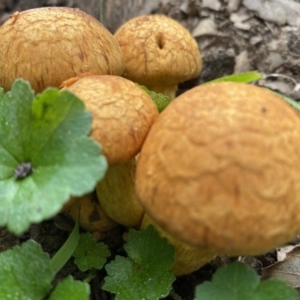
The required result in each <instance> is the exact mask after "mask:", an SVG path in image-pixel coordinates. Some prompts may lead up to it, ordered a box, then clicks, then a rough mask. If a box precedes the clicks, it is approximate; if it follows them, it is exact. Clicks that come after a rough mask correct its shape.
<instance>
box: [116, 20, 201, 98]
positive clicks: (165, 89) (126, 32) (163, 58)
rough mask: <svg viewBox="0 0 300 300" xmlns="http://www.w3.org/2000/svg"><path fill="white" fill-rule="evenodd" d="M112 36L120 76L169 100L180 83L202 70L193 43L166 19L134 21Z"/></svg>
mask: <svg viewBox="0 0 300 300" xmlns="http://www.w3.org/2000/svg"><path fill="white" fill-rule="evenodd" d="M114 36H115V38H116V40H117V41H118V42H119V45H120V47H121V51H122V54H123V57H124V60H125V71H124V74H123V76H124V77H126V78H128V79H130V80H132V81H134V82H137V83H139V84H141V85H145V86H146V87H147V88H148V89H149V90H152V91H155V92H157V93H163V94H165V95H166V96H168V97H169V98H170V99H173V98H174V97H175V93H176V90H177V86H178V84H179V83H180V82H183V81H186V80H189V79H192V78H195V77H197V76H198V75H199V73H200V71H201V69H202V61H201V55H200V51H199V47H198V45H197V43H196V41H195V39H194V38H193V37H192V35H191V34H190V32H189V31H188V30H187V29H185V28H184V27H183V26H182V25H181V24H180V23H178V22H177V21H175V20H173V19H171V18H169V17H167V16H164V15H149V16H139V17H136V18H134V19H131V20H129V21H128V22H126V23H125V24H123V25H122V26H121V27H120V28H119V29H118V30H117V31H116V33H115V34H114Z"/></svg>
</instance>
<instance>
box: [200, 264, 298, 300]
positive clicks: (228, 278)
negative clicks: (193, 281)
mask: <svg viewBox="0 0 300 300" xmlns="http://www.w3.org/2000/svg"><path fill="white" fill-rule="evenodd" d="M283 299H286V300H287V299H289V300H299V299H300V298H299V293H298V292H297V291H296V290H295V289H294V288H292V287H291V286H288V285H287V284H286V283H284V282H282V281H279V280H275V279H272V280H266V281H263V282H260V278H259V276H258V275H257V274H256V273H255V271H254V270H253V269H250V268H248V267H246V266H245V265H244V264H243V263H240V262H233V263H230V264H228V265H226V266H224V267H221V268H219V269H218V270H217V271H216V273H215V274H214V275H213V278H212V281H211V282H204V283H203V284H200V285H199V286H198V287H197V288H196V296H195V300H283Z"/></svg>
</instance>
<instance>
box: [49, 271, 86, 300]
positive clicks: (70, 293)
mask: <svg viewBox="0 0 300 300" xmlns="http://www.w3.org/2000/svg"><path fill="white" fill-rule="evenodd" d="M70 299H72V300H89V299H90V287H89V285H88V284H87V283H84V282H82V281H78V280H74V279H73V277H72V276H68V277H67V278H65V279H64V280H63V281H61V282H60V283H59V284H58V285H57V286H56V287H55V289H54V291H53V292H52V293H51V295H50V298H49V300H70Z"/></svg>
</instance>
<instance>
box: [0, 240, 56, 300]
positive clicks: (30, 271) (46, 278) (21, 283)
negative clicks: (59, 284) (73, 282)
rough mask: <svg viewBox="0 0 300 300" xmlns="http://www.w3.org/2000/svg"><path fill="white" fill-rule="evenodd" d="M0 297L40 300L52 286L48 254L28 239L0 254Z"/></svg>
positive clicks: (9, 299)
mask: <svg viewBox="0 0 300 300" xmlns="http://www.w3.org/2000/svg"><path fill="white" fill-rule="evenodd" d="M0 278H1V284H0V299H1V300H11V299H14V300H25V299H26V300H27V299H30V300H41V299H43V298H44V297H45V295H46V294H47V293H48V292H49V290H50V289H51V281H52V280H53V278H54V272H53V270H52V268H51V264H50V257H49V255H48V254H47V253H44V252H43V250H42V248H41V246H40V245H39V244H37V243H36V242H34V241H32V240H29V241H27V242H25V243H23V244H22V245H21V246H15V247H14V248H12V249H10V250H6V251H4V252H2V253H1V254H0Z"/></svg>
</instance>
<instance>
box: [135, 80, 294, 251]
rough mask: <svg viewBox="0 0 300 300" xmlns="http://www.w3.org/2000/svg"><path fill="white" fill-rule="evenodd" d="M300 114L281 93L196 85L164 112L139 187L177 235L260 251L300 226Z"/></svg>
mask: <svg viewBox="0 0 300 300" xmlns="http://www.w3.org/2000/svg"><path fill="white" fill-rule="evenodd" d="M299 149H300V117H299V114H298V112H297V111H296V110H295V109H294V108H292V107H291V106H290V105H289V104H288V103H287V102H285V101H284V100H282V99H281V98H279V97H278V96H277V95H275V94H274V93H272V92H270V91H268V90H266V89H264V88H261V87H257V86H252V85H248V84H241V83H234V82H222V83H211V84H207V85H202V86H198V87H195V88H193V89H191V90H189V91H187V92H185V93H184V94H182V95H180V96H179V97H177V98H176V99H175V100H174V101H173V102H172V103H171V104H170V105H169V106H168V107H167V108H166V109H165V110H164V111H163V112H162V113H161V114H160V116H159V117H158V118H157V120H156V121H155V123H154V124H153V125H152V127H151V130H150V132H149V134H148V136H147V138H146V140H145V143H144V145H143V147H142V150H141V152H140V156H139V160H138V163H137V169H136V192H137V195H138V198H139V200H140V202H141V203H142V205H143V207H144V208H145V211H146V212H147V213H148V214H149V215H150V217H151V218H153V220H154V221H155V222H156V223H157V224H158V225H159V226H160V227H161V228H162V229H163V230H165V231H166V232H167V233H168V234H170V235H171V236H172V237H174V238H176V239H178V240H179V241H182V242H184V243H186V244H188V245H191V246H194V247H200V248H204V249H209V250H210V251H215V252H216V253H220V254H227V255H230V256H238V255H259V254H263V253H266V252H268V251H269V250H271V249H273V248H275V247H278V246H280V245H282V244H284V243H286V242H287V241H289V240H291V239H292V238H294V237H295V236H296V235H297V234H299V233H300V226H299V224H300V181H299V170H300V150H299Z"/></svg>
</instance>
